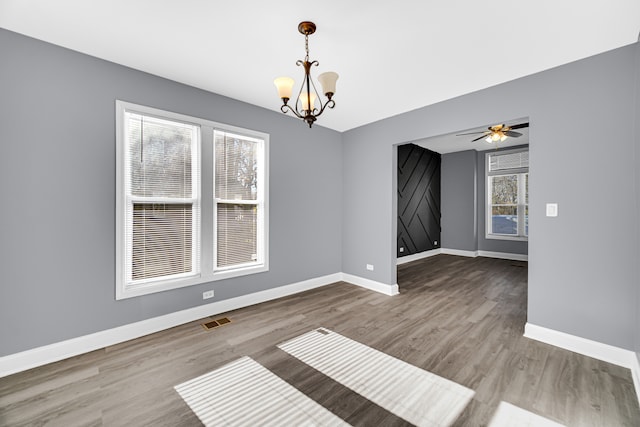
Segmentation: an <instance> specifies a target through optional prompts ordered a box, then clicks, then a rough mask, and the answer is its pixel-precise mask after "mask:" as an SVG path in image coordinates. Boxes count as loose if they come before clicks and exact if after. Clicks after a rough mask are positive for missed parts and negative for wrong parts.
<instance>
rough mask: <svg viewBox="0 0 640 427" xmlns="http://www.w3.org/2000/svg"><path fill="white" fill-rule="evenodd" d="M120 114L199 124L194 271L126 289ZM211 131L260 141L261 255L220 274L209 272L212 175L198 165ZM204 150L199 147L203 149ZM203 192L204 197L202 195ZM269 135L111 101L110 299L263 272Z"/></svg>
mask: <svg viewBox="0 0 640 427" xmlns="http://www.w3.org/2000/svg"><path fill="white" fill-rule="evenodd" d="M125 111H132V112H137V113H141V114H144V115H151V116H156V117H159V118H164V119H169V120H176V121H180V122H184V123H190V124H194V125H197V126H200V140H199V141H198V144H197V151H198V152H197V158H198V159H199V162H200V165H199V166H198V170H199V173H200V180H199V182H200V185H199V186H198V189H197V191H198V192H199V194H198V198H199V200H200V215H199V222H200V223H199V224H198V226H197V229H198V230H199V234H200V235H199V236H196V237H197V239H194V242H196V243H195V244H196V245H199V246H200V248H199V251H195V252H199V254H200V271H199V272H196V274H185V275H184V276H185V277H179V276H176V277H174V278H171V279H167V280H155V281H152V282H151V281H150V282H147V283H144V282H141V283H139V284H136V285H134V286H132V285H127V280H126V277H125V274H126V271H125V268H124V262H125V258H126V256H127V254H126V248H125V243H126V234H125V233H126V229H125V228H126V226H125V224H126V218H125V207H126V206H127V202H128V200H127V194H126V187H125V186H126V182H125V176H124V168H125V163H124V162H125V160H126V158H125V155H126V153H125V151H126V147H125V146H124V143H123V141H124V138H125V123H124V113H125ZM214 130H222V131H225V132H231V133H236V134H239V135H244V136H247V137H250V138H256V139H259V140H262V141H263V144H264V145H263V150H261V155H262V157H261V159H260V160H261V161H262V168H261V171H260V176H259V178H258V179H259V180H261V181H259V182H260V183H261V185H262V186H263V191H262V200H261V202H262V215H261V218H260V219H261V220H260V221H259V224H258V251H262V252H261V253H262V259H261V260H259V261H260V262H257V263H255V264H254V263H252V264H251V265H246V266H238V267H235V268H229V269H225V270H219V271H214V268H213V264H214V258H213V256H214V244H215V226H214V224H215V220H214V218H215V217H214V216H213V215H214V213H215V203H214V200H213V198H212V197H209V196H210V195H213V177H214V167H215V166H214V165H215V164H214V163H212V165H211V166H210V167H206V168H205V167H204V166H205V162H213V153H214V151H215V150H214V147H213V143H214V141H213V132H214ZM203 146H205V147H203ZM206 151H210V152H211V155H210V156H209V155H206V153H205V152H206ZM203 194H204V195H205V196H204V197H203ZM268 242H269V135H268V134H266V133H263V132H258V131H254V130H249V129H244V128H239V127H236V126H231V125H226V124H223V123H218V122H213V121H211V120H206V119H201V118H197V117H192V116H187V115H184V114H179V113H174V112H170V111H165V110H160V109H156V108H152V107H147V106H143V105H138V104H133V103H130V102H125V101H120V100H116V300H120V299H125V298H131V297H137V296H141V295H148V294H152V293H156V292H162V291H166V290H170V289H178V288H183V287H186V286H192V285H197V284H201V283H207V282H212V281H217V280H223V279H229V278H232V277H239V276H245V275H249V274H255V273H261V272H265V271H269V244H268Z"/></svg>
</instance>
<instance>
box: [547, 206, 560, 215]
mask: <svg viewBox="0 0 640 427" xmlns="http://www.w3.org/2000/svg"><path fill="white" fill-rule="evenodd" d="M547 216H558V204H557V203H547Z"/></svg>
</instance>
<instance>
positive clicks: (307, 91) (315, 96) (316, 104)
mask: <svg viewBox="0 0 640 427" xmlns="http://www.w3.org/2000/svg"><path fill="white" fill-rule="evenodd" d="M298 31H299V32H300V34H302V35H304V47H305V52H306V55H305V57H304V60H298V61H297V62H296V65H298V66H300V65H302V67H303V68H304V77H303V80H302V86H301V87H300V91H299V92H298V97H297V98H296V102H295V103H294V104H293V107H292V106H291V105H290V104H289V100H290V99H291V94H292V92H293V85H294V84H295V82H294V80H293V79H292V78H291V77H278V78H277V79H275V80H274V81H273V83H274V84H275V85H276V88H277V90H278V96H279V97H280V99H282V106H281V107H280V110H281V111H282V112H283V113H285V114H286V113H287V112H289V111H291V112H292V113H293V114H294V115H295V116H296V117H298V118H299V119H302V120H304V121H305V122H306V123H307V124H308V125H309V127H311V126H312V125H313V122H315V121H316V120H317V118H318V116H320V115H321V114H322V113H323V112H324V110H325V108H327V107H329V108H333V107H335V105H336V103H335V101H334V100H333V99H332V98H333V95H334V94H335V93H336V81H337V80H338V73H335V72H333V71H328V72H326V73H322V74H320V75H319V76H318V80H319V81H320V84H321V85H322V93H323V94H324V95H325V96H326V97H327V100H326V101H325V102H324V103H323V102H322V97H321V96H320V94H319V93H318V90H317V89H316V85H315V83H314V82H313V79H312V78H311V66H313V65H315V66H318V65H319V63H318V61H310V60H309V36H310V35H311V34H313V33H315V32H316V24H314V23H313V22H310V21H303V22H301V23H300V24H299V25H298Z"/></svg>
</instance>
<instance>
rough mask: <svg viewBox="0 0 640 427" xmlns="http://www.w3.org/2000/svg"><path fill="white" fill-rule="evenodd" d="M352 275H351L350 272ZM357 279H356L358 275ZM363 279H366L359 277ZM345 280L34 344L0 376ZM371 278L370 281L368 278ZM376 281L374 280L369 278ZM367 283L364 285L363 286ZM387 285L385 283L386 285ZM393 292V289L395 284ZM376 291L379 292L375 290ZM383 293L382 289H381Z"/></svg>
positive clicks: (333, 278)
mask: <svg viewBox="0 0 640 427" xmlns="http://www.w3.org/2000/svg"><path fill="white" fill-rule="evenodd" d="M353 277H355V276H353ZM359 280H360V279H359ZM361 280H366V279H361ZM340 281H347V282H350V283H353V284H356V285H358V286H363V285H362V284H361V283H355V282H354V281H352V280H346V279H345V277H344V275H343V274H342V273H335V274H329V275H327V276H322V277H317V278H314V279H309V280H304V281H301V282H297V283H293V284H290V285H285V286H279V287H277V288H272V289H267V290H264V291H260V292H256V293H252V294H248V295H242V296H239V297H235V298H230V299H227V300H223V301H218V302H214V303H211V304H205V305H200V306H197V307H193V308H189V309H186V310H182V311H178V312H175V313H170V314H166V315H164V316H158V317H153V318H151V319H146V320H141V321H139V322H135V323H130V324H128V325H123V326H118V327H116V328H112V329H108V330H105V331H100V332H95V333H93V334H89V335H84V336H81V337H77V338H72V339H69V340H65V341H61V342H57V343H53V344H49V345H45V346H42V347H37V348H34V349H31V350H26V351H22V352H20V353H15V354H10V355H8V356H3V357H0V378H2V377H5V376H7V375H11V374H15V373H17V372H22V371H26V370H28V369H31V368H35V367H38V366H42V365H46V364H48V363H52V362H57V361H59V360H63V359H67V358H69V357H73V356H77V355H80V354H83V353H87V352H90V351H94V350H98V349H101V348H104V347H108V346H111V345H115V344H119V343H122V342H125V341H128V340H131V339H135V338H140V337H143V336H145V335H149V334H152V333H155V332H159V331H163V330H165V329H169V328H173V327H175V326H178V325H182V324H185V323H189V322H193V321H196V320H199V319H202V318H205V317H208V316H214V315H217V314H220V313H225V312H228V311H232V310H237V309H239V308H242V307H248V306H250V305H254V304H259V303H262V302H266V301H270V300H273V299H277V298H282V297H286V296H289V295H293V294H297V293H299V292H304V291H308V290H310V289H314V288H318V287H321V286H326V285H329V284H331V283H335V282H340ZM370 282H373V281H370ZM373 283H377V282H373ZM364 287H367V286H364ZM387 287H388V285H387ZM395 287H396V293H397V285H395ZM374 290H376V289H374ZM378 292H382V291H380V290H378ZM383 293H384V292H383Z"/></svg>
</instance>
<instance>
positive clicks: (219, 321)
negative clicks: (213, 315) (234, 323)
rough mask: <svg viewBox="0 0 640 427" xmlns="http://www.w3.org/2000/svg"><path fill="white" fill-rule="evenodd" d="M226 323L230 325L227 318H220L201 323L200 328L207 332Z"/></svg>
mask: <svg viewBox="0 0 640 427" xmlns="http://www.w3.org/2000/svg"><path fill="white" fill-rule="evenodd" d="M227 323H231V320H230V319H229V318H228V317H221V318H219V319H215V320H212V321H210V322H206V323H203V324H202V327H203V328H204V329H206V330H207V331H208V330H210V329H213V328H217V327H218V326H222V325H226V324H227Z"/></svg>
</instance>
